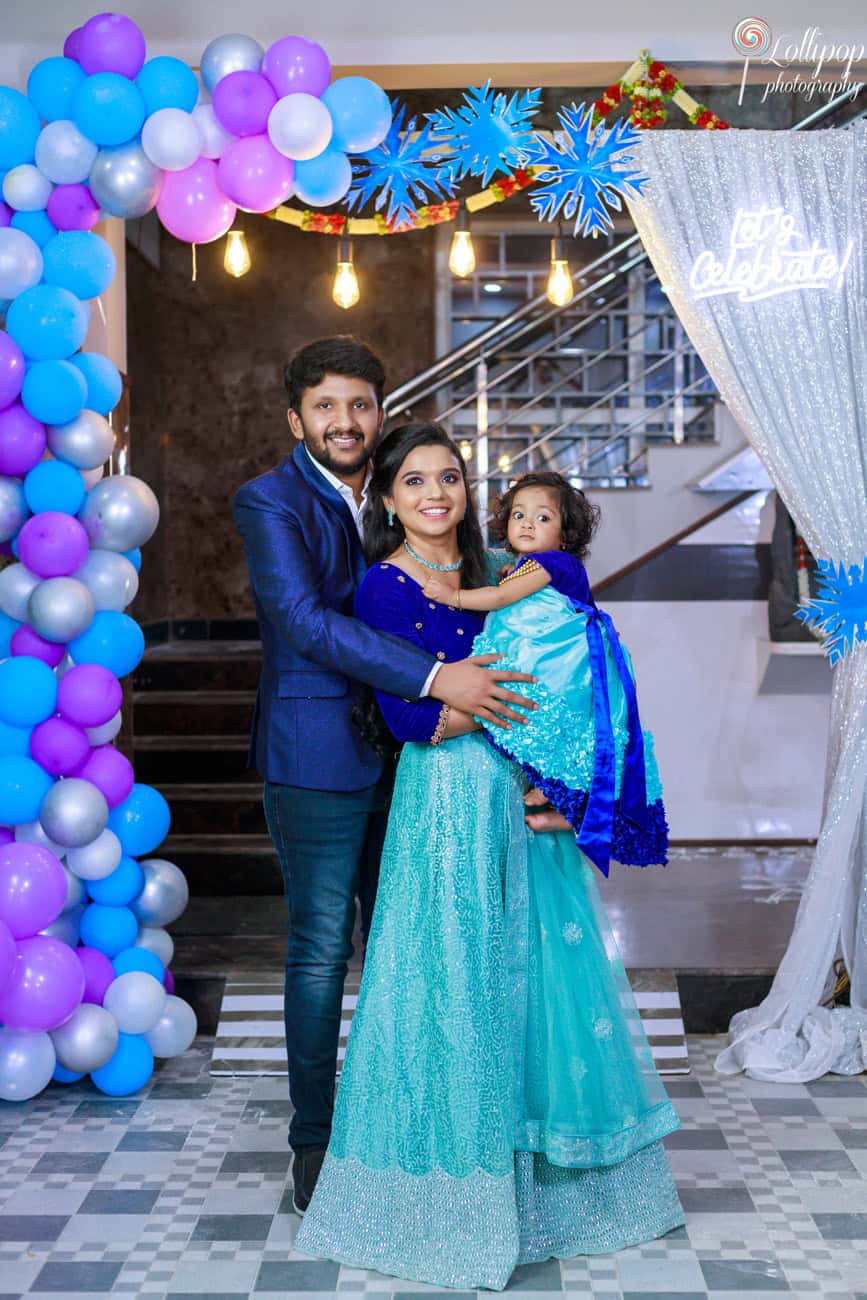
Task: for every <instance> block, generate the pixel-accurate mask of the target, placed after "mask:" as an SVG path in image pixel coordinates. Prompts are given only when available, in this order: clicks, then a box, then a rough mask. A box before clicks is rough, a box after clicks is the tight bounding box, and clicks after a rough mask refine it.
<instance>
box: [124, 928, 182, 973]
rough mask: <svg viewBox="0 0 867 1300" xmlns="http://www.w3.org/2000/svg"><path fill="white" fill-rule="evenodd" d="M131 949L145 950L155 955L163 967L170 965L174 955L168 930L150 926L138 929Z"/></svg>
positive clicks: (172, 942)
mask: <svg viewBox="0 0 867 1300" xmlns="http://www.w3.org/2000/svg"><path fill="white" fill-rule="evenodd" d="M133 947H134V948H147V950H148V952H153V953H156V955H157V957H159V959H160V961H161V962H162V964H163V965H164V966H170V965H171V962H172V957H173V956H174V954H175V942H174V939H173V938H172V936H171V935H170V934H169V932H168V930H162V929H160V928H159V927H156V928H155V927H154V926H151V925H143V926H141V927H140V928H139V932H138V937H137V939H136V940H135V942H134V943H133Z"/></svg>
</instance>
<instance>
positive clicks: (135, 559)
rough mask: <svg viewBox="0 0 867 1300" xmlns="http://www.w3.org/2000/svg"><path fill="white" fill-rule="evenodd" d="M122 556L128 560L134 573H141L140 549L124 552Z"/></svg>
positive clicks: (138, 547)
mask: <svg viewBox="0 0 867 1300" xmlns="http://www.w3.org/2000/svg"><path fill="white" fill-rule="evenodd" d="M124 555H125V556H126V558H127V559H128V560H129V562H130V564H131V565H132V567H133V568H134V569H135V571H136V573H141V547H140V546H137V547H136V548H135V550H134V551H124Z"/></svg>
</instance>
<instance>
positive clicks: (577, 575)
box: [515, 551, 595, 605]
mask: <svg viewBox="0 0 867 1300" xmlns="http://www.w3.org/2000/svg"><path fill="white" fill-rule="evenodd" d="M528 560H535V561H536V563H537V564H539V565H541V566H542V568H543V569H544V570H545V572H546V573H547V574H548V576H549V578H550V579H551V586H552V587H553V588H554V590H555V591H559V592H560V593H561V595H563V596H565V597H566V599H567V600H571V601H572V602H573V603H574V604H576V605H593V604H595V601H594V600H593V593H592V591H591V590H590V579H589V578H588V577H587V570H586V569H585V568H584V565H583V564H582V563H581V561H580V560H579V559H578V557H577V556H575V555H570V554H569V553H568V552H567V551H533V552H532V553H531V554H529V555H522V556H521V559H520V561H519V563H518V564H516V565H515V572H517V571H518V570H519V569H520V568H521V567H522V565H524V564H526V563H527V561H528Z"/></svg>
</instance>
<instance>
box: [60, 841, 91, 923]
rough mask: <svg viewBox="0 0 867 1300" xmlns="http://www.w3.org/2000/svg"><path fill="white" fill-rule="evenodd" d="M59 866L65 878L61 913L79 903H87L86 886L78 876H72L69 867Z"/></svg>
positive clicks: (61, 850)
mask: <svg viewBox="0 0 867 1300" xmlns="http://www.w3.org/2000/svg"><path fill="white" fill-rule="evenodd" d="M60 852H61V853H62V852H63V849H60ZM60 865H61V866H62V867H63V874H64V875H65V876H66V902H65V903H64V905H63V911H64V912H68V911H70V910H71V909H72V908H73V907H78V905H79V903H84V902H87V885H85V883H84V881H83V880H82V879H81V877H80V876H74V875H73V874H72V872H71V871H70V870H69V867H67V866H64V864H63V863H62V862H61V864H60ZM61 915H62V913H61Z"/></svg>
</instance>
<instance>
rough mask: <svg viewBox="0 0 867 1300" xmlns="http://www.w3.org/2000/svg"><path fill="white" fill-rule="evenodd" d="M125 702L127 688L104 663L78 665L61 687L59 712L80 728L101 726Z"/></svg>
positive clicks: (58, 698)
mask: <svg viewBox="0 0 867 1300" xmlns="http://www.w3.org/2000/svg"><path fill="white" fill-rule="evenodd" d="M122 703H123V687H122V686H121V684H120V682H119V681H118V680H117V678H116V677H115V675H114V673H111V672H109V670H108V669H107V668H103V667H102V665H101V664H78V665H77V667H75V668H70V670H69V672H68V673H64V675H63V677H61V679H60V683H59V685H58V687H57V711H58V713H62V714H63V716H64V718H68V719H69V721H70V722H77V723H78V725H79V726H80V727H101V726H102V725H103V723H106V722H108V720H109V719H110V718H113V717H114V715H115V714H116V713H117V711H118V709H119V708H120V706H121V704H122Z"/></svg>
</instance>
